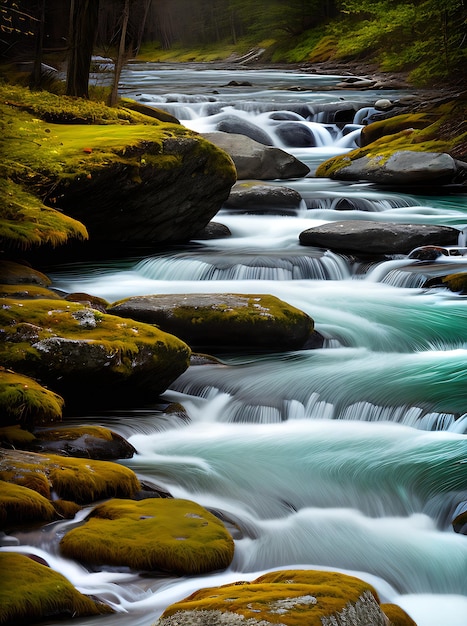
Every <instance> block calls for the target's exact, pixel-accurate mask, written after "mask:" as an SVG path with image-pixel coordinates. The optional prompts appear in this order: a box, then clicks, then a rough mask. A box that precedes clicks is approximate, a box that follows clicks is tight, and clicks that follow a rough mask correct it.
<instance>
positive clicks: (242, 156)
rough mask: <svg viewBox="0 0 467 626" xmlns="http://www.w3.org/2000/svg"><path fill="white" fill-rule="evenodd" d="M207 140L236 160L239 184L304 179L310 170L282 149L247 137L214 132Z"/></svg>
mask: <svg viewBox="0 0 467 626" xmlns="http://www.w3.org/2000/svg"><path fill="white" fill-rule="evenodd" d="M203 137H205V139H207V140H208V141H210V142H211V143H213V144H215V145H216V146H218V147H219V148H221V149H222V150H224V151H225V152H227V154H229V155H230V157H231V158H232V160H233V162H234V164H235V167H236V170H237V178H238V179H239V180H248V179H256V180H274V179H288V178H302V177H303V176H306V175H307V174H309V173H310V168H309V167H308V166H307V165H306V164H305V163H302V162H301V161H299V160H298V159H297V158H296V157H294V156H293V155H292V154H289V153H288V152H285V151H284V150H281V149H280V148H275V147H271V146H265V145H263V144H261V143H259V142H257V141H253V139H250V138H249V137H246V136H244V135H238V134H232V133H223V132H213V133H203Z"/></svg>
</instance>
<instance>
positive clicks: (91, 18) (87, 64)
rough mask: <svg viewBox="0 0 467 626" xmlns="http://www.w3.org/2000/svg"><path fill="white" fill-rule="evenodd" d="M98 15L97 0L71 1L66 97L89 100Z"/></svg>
mask: <svg viewBox="0 0 467 626" xmlns="http://www.w3.org/2000/svg"><path fill="white" fill-rule="evenodd" d="M98 15H99V0H73V2H72V9H71V16H70V23H71V32H70V42H69V46H70V47H69V56H68V69H67V81H66V95H67V96H77V97H79V98H89V72H90V69H91V57H92V51H93V47H94V39H95V34H96V30H97V19H98Z"/></svg>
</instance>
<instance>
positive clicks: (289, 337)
mask: <svg viewBox="0 0 467 626" xmlns="http://www.w3.org/2000/svg"><path fill="white" fill-rule="evenodd" d="M108 310H109V312H110V313H112V314H114V315H119V316H121V317H130V318H131V319H134V320H140V321H144V322H147V323H150V324H157V325H158V326H159V327H160V328H162V329H163V330H165V331H166V332H169V333H173V334H174V335H176V336H177V337H180V338H182V339H183V341H186V342H187V343H188V344H189V345H190V346H197V347H210V348H214V347H215V348H229V349H234V350H243V349H245V348H247V349H251V348H259V349H263V350H264V349H266V350H283V349H284V350H295V349H298V348H301V347H302V346H303V345H304V344H305V342H306V341H307V340H308V339H309V337H310V335H311V333H312V331H313V320H312V319H311V318H310V317H309V316H308V315H307V314H306V313H304V312H303V311H300V310H299V309H296V308H295V307H293V306H291V305H290V304H288V303H287V302H284V301H282V300H280V299H279V298H276V297H275V296H270V295H252V294H247V295H245V294H228V293H227V294H225V293H224V294H222V293H221V294H170V295H146V296H133V297H130V298H125V299H124V300H121V301H119V302H115V303H114V304H113V305H112V306H111V307H109V309H108Z"/></svg>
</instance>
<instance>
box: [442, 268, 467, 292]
mask: <svg viewBox="0 0 467 626" xmlns="http://www.w3.org/2000/svg"><path fill="white" fill-rule="evenodd" d="M442 281H443V285H444V286H445V287H447V288H448V289H450V290H451V291H456V292H460V293H461V294H466V293H467V272H457V273H455V274H449V275H448V276H445V277H444V278H443V279H442Z"/></svg>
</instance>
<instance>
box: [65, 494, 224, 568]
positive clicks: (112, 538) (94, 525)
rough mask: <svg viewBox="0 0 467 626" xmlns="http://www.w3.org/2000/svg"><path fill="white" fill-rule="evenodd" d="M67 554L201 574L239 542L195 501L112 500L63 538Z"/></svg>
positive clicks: (91, 560)
mask: <svg viewBox="0 0 467 626" xmlns="http://www.w3.org/2000/svg"><path fill="white" fill-rule="evenodd" d="M60 549H61V551H62V553H63V555H64V556H66V557H68V558H72V559H76V560H79V561H83V562H86V563H90V564H105V565H116V566H128V567H131V568H133V569H137V570H148V571H154V570H157V571H168V572H173V573H177V574H201V573H204V572H209V571H213V570H217V569H223V568H226V567H228V565H230V563H231V561H232V558H233V552H234V544H233V539H232V537H231V536H230V535H229V533H228V532H227V530H226V528H225V527H224V525H223V524H222V522H221V521H220V520H219V519H217V517H215V516H214V515H212V514H211V513H209V511H207V510H206V509H204V508H203V507H201V506H200V505H199V504H196V503H195V502H190V501H188V500H179V499H161V498H157V499H154V498H150V499H147V500H141V501H139V502H135V501H132V500H111V501H109V502H106V503H104V504H102V505H99V506H97V507H96V508H95V509H94V510H93V512H92V514H91V517H90V518H89V519H88V520H87V521H86V523H85V524H84V525H83V526H80V527H78V528H75V529H73V530H71V531H70V532H68V533H67V534H66V535H65V536H64V537H63V539H62V540H61V542H60Z"/></svg>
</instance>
